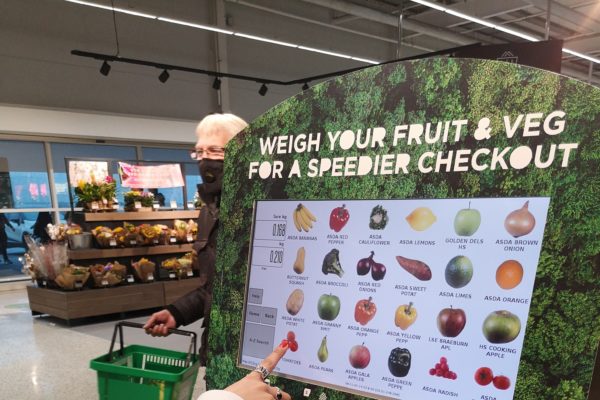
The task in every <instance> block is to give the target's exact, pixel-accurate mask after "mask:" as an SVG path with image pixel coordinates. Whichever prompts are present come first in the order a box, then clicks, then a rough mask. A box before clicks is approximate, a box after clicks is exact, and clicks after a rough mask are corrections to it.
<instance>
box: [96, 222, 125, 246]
mask: <svg viewBox="0 0 600 400" xmlns="http://www.w3.org/2000/svg"><path fill="white" fill-rule="evenodd" d="M92 235H94V239H96V243H98V247H100V248H101V249H108V248H110V247H116V246H117V245H118V244H119V242H118V241H117V237H116V236H115V233H114V232H113V230H112V229H110V228H108V227H106V226H97V227H95V228H94V229H92Z"/></svg>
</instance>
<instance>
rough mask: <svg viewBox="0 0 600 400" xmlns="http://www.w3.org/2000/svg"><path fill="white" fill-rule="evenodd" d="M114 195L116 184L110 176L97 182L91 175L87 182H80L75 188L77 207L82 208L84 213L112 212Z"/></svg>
mask: <svg viewBox="0 0 600 400" xmlns="http://www.w3.org/2000/svg"><path fill="white" fill-rule="evenodd" d="M116 194H117V184H116V182H115V180H114V179H113V178H112V177H110V176H106V177H105V178H104V179H103V180H102V181H100V182H98V181H96V179H95V177H94V175H92V176H91V179H90V181H89V182H85V181H83V180H80V181H79V182H78V184H77V186H76V187H75V196H77V206H79V207H83V208H84V210H85V211H91V212H98V211H114V210H115V209H114V208H113V202H114V198H115V196H116Z"/></svg>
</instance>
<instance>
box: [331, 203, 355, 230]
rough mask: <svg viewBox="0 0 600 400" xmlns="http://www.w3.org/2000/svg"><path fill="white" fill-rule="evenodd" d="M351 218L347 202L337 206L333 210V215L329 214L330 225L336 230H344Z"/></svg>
mask: <svg viewBox="0 0 600 400" xmlns="http://www.w3.org/2000/svg"><path fill="white" fill-rule="evenodd" d="M349 219H350V213H349V212H348V209H347V208H346V205H345V204H342V206H341V207H336V208H334V209H333V210H331V215H330V216H329V227H330V228H331V229H333V230H334V231H336V232H339V231H341V230H342V228H343V227H344V226H345V225H346V223H348V220H349Z"/></svg>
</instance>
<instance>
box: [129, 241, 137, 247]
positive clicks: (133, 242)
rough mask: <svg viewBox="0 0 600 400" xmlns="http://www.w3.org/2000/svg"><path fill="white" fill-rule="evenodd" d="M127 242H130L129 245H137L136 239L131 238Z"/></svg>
mask: <svg viewBox="0 0 600 400" xmlns="http://www.w3.org/2000/svg"><path fill="white" fill-rule="evenodd" d="M129 244H130V245H131V246H136V245H137V241H136V240H131V241H130V242H129Z"/></svg>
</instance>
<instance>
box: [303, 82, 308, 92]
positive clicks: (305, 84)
mask: <svg viewBox="0 0 600 400" xmlns="http://www.w3.org/2000/svg"><path fill="white" fill-rule="evenodd" d="M302 90H308V82H304V85H302Z"/></svg>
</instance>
